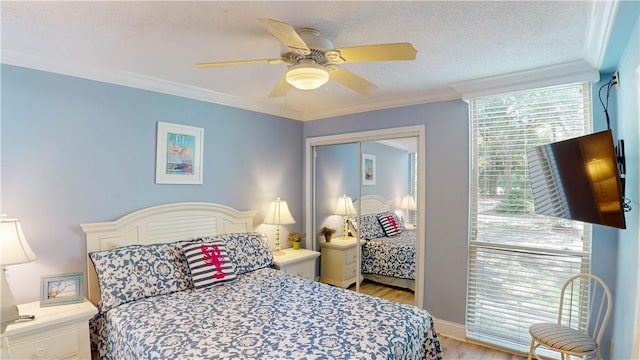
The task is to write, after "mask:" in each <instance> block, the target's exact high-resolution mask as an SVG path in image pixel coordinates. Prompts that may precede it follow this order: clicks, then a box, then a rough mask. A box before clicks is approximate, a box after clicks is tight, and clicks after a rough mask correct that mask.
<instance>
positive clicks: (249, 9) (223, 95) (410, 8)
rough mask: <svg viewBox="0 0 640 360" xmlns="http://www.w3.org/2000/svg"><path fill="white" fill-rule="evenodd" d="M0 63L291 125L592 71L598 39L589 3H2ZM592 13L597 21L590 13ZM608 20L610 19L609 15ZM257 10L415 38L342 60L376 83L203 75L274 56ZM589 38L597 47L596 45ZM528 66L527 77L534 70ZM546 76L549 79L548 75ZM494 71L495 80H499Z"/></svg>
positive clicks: (243, 73) (347, 36) (368, 40)
mask: <svg viewBox="0 0 640 360" xmlns="http://www.w3.org/2000/svg"><path fill="white" fill-rule="evenodd" d="M1 6H2V62H3V63H6V64H12V65H18V66H24V67H29V68H34V69H41V70H46V71H53V72H57V73H62V74H67V75H72V76H78V77H83V78H89V79H95V80H100V81H105V82H110V83H116V84H122V85H127V86H133V87H138V88H144V89H149V90H154V91H159V92H164V93H170V94H175V95H180V96H186V97H190V98H195V99H200V100H205V101H210V102H215V103H219V104H224V105H229V106H234V107H239V108H244V109H248V110H253V111H259V112H263V113H267V114H273V115H278V116H283V117H288V118H293V119H298V120H309V119H318V118H324V117H330V116H335V115H343V114H349V113H356V112H363V111H369V110H376V109H383V108H392V107H398V106H405V105H411V104H419V103H426V102H432V101H439V100H448V99H457V98H460V97H461V92H462V93H464V92H474V91H482V89H485V88H487V87H491V86H487V84H492V83H495V84H500V81H502V82H503V83H504V85H506V87H508V86H510V85H513V84H517V83H519V82H521V80H519V75H520V74H524V75H523V76H524V78H526V77H527V76H529V78H531V77H532V76H533V77H534V78H535V77H537V76H538V75H537V74H538V73H539V72H536V71H542V70H543V71H544V72H545V73H547V74H553V73H554V72H556V73H560V74H562V73H563V72H564V73H566V72H567V69H574V70H576V69H577V70H576V71H577V72H583V71H587V72H588V71H594V70H597V67H598V60H599V56H600V55H599V52H600V51H601V50H600V49H601V47H602V46H603V44H604V42H606V39H602V36H598V35H599V34H600V33H601V32H602V30H599V29H600V28H602V27H605V28H606V26H607V24H606V23H605V24H601V22H602V21H601V20H600V19H601V18H602V17H603V16H602V15H598V14H600V13H601V12H600V11H597V10H594V7H596V6H599V5H598V2H588V1H576V2H571V1H535V2H528V1H500V2H486V1H478V2H475V1H474V2H462V1H445V2H435V1H413V2H396V1H389V2H381V1H375V2H374V1H358V2H343V1H332V2H321V1H289V2H274V1H269V2H245V1H233V2H220V1H201V2H129V1H120V2H55V1H52V2H25V1H20V2H8V1H3V2H2V5H1ZM594 14H595V15H594ZM605 16H606V14H605ZM256 18H271V19H276V20H280V21H284V22H288V23H289V24H291V25H292V26H293V27H294V28H301V27H313V28H315V29H318V30H319V31H320V32H321V33H322V34H323V35H324V36H325V37H327V38H328V39H329V40H331V41H332V42H333V44H334V46H335V47H348V46H358V45H368V44H382V43H393V42H411V43H412V44H413V46H414V47H415V48H416V49H417V50H418V53H417V57H416V60H415V61H410V62H406V61H402V62H400V61H398V62H367V63H353V64H343V65H342V66H343V67H344V68H346V69H348V70H350V71H351V72H353V73H356V74H358V75H360V76H361V77H363V78H365V79H367V80H369V81H371V82H372V83H374V84H376V85H377V86H378V89H377V90H375V91H373V92H372V93H371V94H369V95H368V96H362V95H359V94H358V93H355V92H353V91H351V90H349V89H347V88H345V87H343V86H342V85H340V84H338V83H335V82H331V81H330V82H329V83H328V84H327V85H325V86H323V87H322V88H320V89H318V90H313V91H301V90H295V89H292V90H290V91H289V93H288V94H287V96H285V97H281V98H276V99H270V98H268V94H269V93H270V91H271V89H272V88H273V86H274V85H275V84H276V82H277V81H278V80H279V79H280V77H281V76H282V75H283V74H284V72H285V70H286V64H272V65H266V64H259V65H243V66H234V67H223V68H209V69H198V68H196V66H195V64H196V63H198V62H213V61H227V60H245V59H262V58H277V57H279V56H280V53H281V52H283V51H284V49H283V46H282V45H281V43H280V42H279V41H278V40H276V39H275V38H274V37H273V36H272V35H271V34H270V33H268V32H267V31H266V30H265V29H264V28H263V27H261V26H260V25H259V24H258V23H257V21H256ZM594 44H595V45H594ZM531 69H534V72H533V73H531ZM554 76H555V75H554ZM494 79H498V80H496V81H497V82H496V81H494Z"/></svg>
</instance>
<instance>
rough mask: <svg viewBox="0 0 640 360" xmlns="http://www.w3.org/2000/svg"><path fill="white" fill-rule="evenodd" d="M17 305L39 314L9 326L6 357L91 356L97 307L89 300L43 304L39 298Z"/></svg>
mask: <svg viewBox="0 0 640 360" xmlns="http://www.w3.org/2000/svg"><path fill="white" fill-rule="evenodd" d="M18 308H19V309H20V314H22V315H35V316H36V318H35V319H34V320H31V321H21V322H18V323H14V324H11V325H9V326H7V330H6V331H5V332H4V334H2V358H3V359H83V360H84V359H91V345H90V342H89V341H90V340H89V319H91V317H93V315H95V314H96V313H97V312H98V310H97V309H96V307H95V306H93V304H91V303H90V302H89V301H88V300H86V299H85V300H84V302H81V303H76V304H68V305H57V306H50V307H42V308H41V307H40V302H39V301H36V302H32V303H28V304H23V305H18Z"/></svg>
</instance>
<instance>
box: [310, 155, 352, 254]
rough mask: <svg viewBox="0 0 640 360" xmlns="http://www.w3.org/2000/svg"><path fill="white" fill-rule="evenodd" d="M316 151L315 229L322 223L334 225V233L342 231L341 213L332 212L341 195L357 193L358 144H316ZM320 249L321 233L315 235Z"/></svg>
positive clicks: (339, 233)
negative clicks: (319, 235)
mask: <svg viewBox="0 0 640 360" xmlns="http://www.w3.org/2000/svg"><path fill="white" fill-rule="evenodd" d="M316 149H317V155H316V172H315V174H316V185H315V186H316V196H315V204H316V205H315V211H316V229H315V231H319V230H320V228H321V227H322V226H328V227H332V228H334V229H336V231H337V233H336V234H335V236H342V234H343V227H344V225H343V219H342V216H339V215H334V214H333V212H334V211H335V208H336V202H337V200H338V198H339V197H340V196H342V195H347V196H350V197H351V198H352V199H355V198H356V197H357V196H358V144H356V143H351V144H337V145H324V146H318V147H317V148H316ZM316 240H317V243H316V249H320V244H319V241H321V240H322V238H320V237H316Z"/></svg>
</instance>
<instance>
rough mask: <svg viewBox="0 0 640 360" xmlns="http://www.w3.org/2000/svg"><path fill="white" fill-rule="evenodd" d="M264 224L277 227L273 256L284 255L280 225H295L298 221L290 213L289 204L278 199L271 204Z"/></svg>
mask: <svg viewBox="0 0 640 360" xmlns="http://www.w3.org/2000/svg"><path fill="white" fill-rule="evenodd" d="M264 223H265V224H268V225H276V226H277V227H276V251H275V252H274V253H273V255H284V253H283V252H282V251H280V225H286V224H295V223H296V221H295V220H294V219H293V216H292V215H291V212H290V211H289V206H288V205H287V202H286V201H284V200H280V198H279V197H278V198H276V199H275V200H274V201H272V202H271V204H269V211H267V217H266V218H265V219H264Z"/></svg>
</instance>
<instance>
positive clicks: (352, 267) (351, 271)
mask: <svg viewBox="0 0 640 360" xmlns="http://www.w3.org/2000/svg"><path fill="white" fill-rule="evenodd" d="M356 268H357V264H349V265H347V266H346V267H345V268H344V275H345V278H347V279H350V278H355V277H356Z"/></svg>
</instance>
